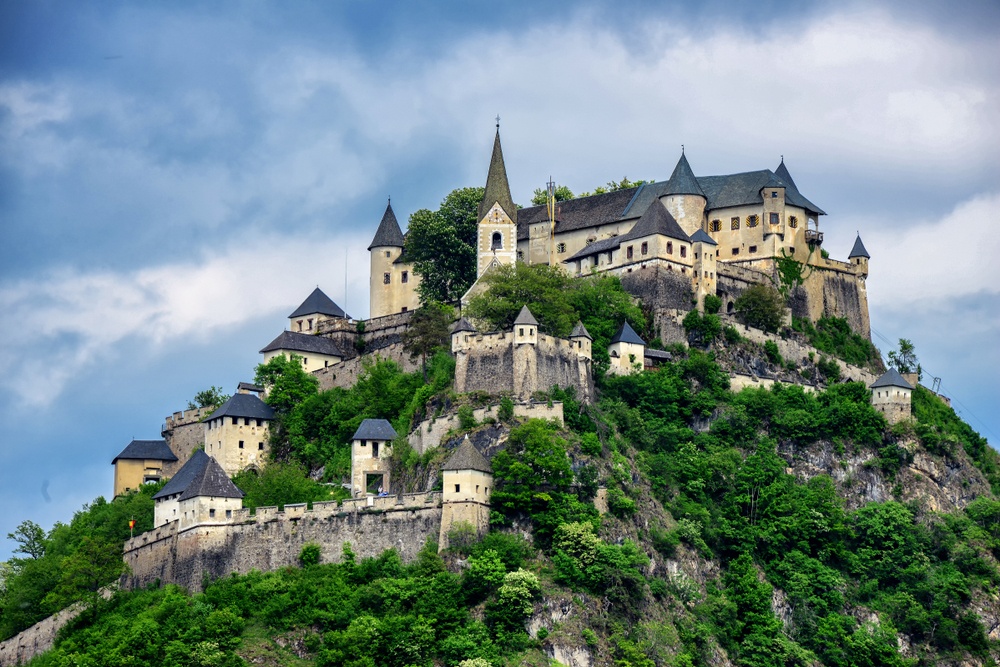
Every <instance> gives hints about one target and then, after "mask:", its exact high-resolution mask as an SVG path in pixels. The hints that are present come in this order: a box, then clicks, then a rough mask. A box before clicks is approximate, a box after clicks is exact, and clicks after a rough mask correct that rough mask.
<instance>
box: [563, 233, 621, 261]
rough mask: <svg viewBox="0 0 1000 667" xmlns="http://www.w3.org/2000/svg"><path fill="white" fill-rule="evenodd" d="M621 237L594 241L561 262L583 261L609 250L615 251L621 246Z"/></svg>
mask: <svg viewBox="0 0 1000 667" xmlns="http://www.w3.org/2000/svg"><path fill="white" fill-rule="evenodd" d="M622 238H624V237H621V236H612V237H611V238H609V239H601V240H600V241H594V242H593V243H591V244H590V245H588V246H584V247H583V249H582V250H580V251H579V252H578V253H576V254H575V255H573V256H572V257H567V258H566V259H564V260H563V263H566V262H575V261H576V260H578V259H583V258H585V257H590V256H591V255H597V254H600V253H602V252H608V251H609V250H617V249H618V247H619V246H621V244H622Z"/></svg>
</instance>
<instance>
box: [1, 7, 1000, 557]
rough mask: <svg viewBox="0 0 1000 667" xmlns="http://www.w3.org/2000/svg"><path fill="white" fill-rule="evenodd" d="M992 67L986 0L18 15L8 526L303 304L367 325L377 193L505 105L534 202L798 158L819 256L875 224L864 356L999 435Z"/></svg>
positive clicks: (512, 150)
mask: <svg viewBox="0 0 1000 667" xmlns="http://www.w3.org/2000/svg"><path fill="white" fill-rule="evenodd" d="M498 5H500V6H498ZM998 62H1000V8H998V6H997V5H996V3H991V2H967V3H962V5H961V9H960V10H953V9H947V8H945V7H944V6H943V4H942V5H940V6H939V5H938V4H920V3H904V2H898V3H893V2H890V3H882V4H878V3H852V2H837V3H786V2H763V3H752V5H751V4H750V3H729V2H722V1H716V2H706V3H687V4H683V3H677V4H671V5H668V6H663V3H644V2H630V1H628V0H625V1H619V2H614V3H610V2H607V3H602V2H591V3H587V2H584V3H573V4H568V3H567V4H563V3H554V2H530V3H528V2H512V3H475V2H471V3H437V2H435V3H431V2H404V3H378V4H377V5H376V4H375V3H371V2H361V1H350V0H346V1H343V2H337V3H328V2H312V3H310V2H296V3H293V4H288V3H276V2H275V3H272V2H246V3H207V2H206V3H198V2H181V3H170V4H166V3H164V4H153V3H113V2H101V3H92V2H91V3H88V2H51V1H49V2H46V1H39V2H30V3H29V2H6V3H3V4H2V5H0V308H2V313H3V316H2V318H0V340H3V344H2V346H0V505H2V506H3V507H4V508H5V509H4V511H3V512H2V513H0V538H2V536H3V535H5V534H6V533H7V532H9V531H11V530H13V528H14V527H15V526H16V525H17V524H18V523H19V522H20V521H21V520H23V519H28V518H30V519H33V520H35V521H37V522H39V523H41V524H42V525H43V526H45V527H46V528H48V527H50V526H51V525H52V524H53V522H55V521H60V520H61V521H68V520H69V519H70V518H71V517H72V513H73V512H74V511H75V510H77V509H79V507H80V506H81V505H82V504H83V503H84V502H87V501H89V500H91V499H93V498H94V497H95V496H97V495H101V494H104V495H109V494H110V492H111V483H112V467H111V464H110V462H111V459H112V458H113V457H114V456H115V454H117V453H118V452H119V451H120V450H121V449H122V448H123V447H124V446H125V445H126V444H127V443H128V442H129V440H131V439H132V438H133V437H136V438H153V437H159V431H160V425H161V424H162V422H163V418H164V417H165V416H166V415H168V414H170V413H172V412H173V411H175V410H179V409H181V408H183V407H184V406H185V405H186V403H187V401H188V400H189V399H190V398H191V397H192V396H193V395H194V394H195V392H197V391H198V390H200V389H203V388H205V387H208V386H210V385H221V386H223V387H224V388H225V389H226V390H227V391H232V390H233V389H234V388H235V386H236V383H237V382H239V381H241V380H249V379H251V377H252V375H253V367H254V365H255V364H256V363H258V361H259V355H258V354H257V350H259V349H260V348H261V347H262V346H263V345H265V344H266V343H267V342H268V341H270V340H271V339H272V338H273V337H274V336H275V335H276V334H277V333H279V332H280V331H281V329H282V328H283V326H284V324H285V319H284V318H285V316H286V315H287V314H288V313H289V312H291V310H292V309H294V308H295V307H296V306H297V305H298V304H299V302H301V300H302V299H304V298H305V296H307V295H308V293H309V292H310V291H311V290H312V288H313V287H315V286H316V285H317V284H318V285H320V286H321V287H322V288H323V289H324V290H325V291H326V292H327V294H329V295H330V296H331V297H332V298H333V299H334V300H336V301H337V302H338V303H339V304H340V305H342V306H345V307H346V309H347V310H348V312H349V313H350V314H351V315H353V316H355V317H365V316H366V315H367V308H368V295H367V262H368V257H367V253H366V251H365V248H366V246H367V244H368V242H369V240H370V237H371V235H372V234H373V233H374V231H375V227H376V226H377V224H378V221H379V219H380V217H381V214H382V210H383V208H384V206H385V200H386V197H388V196H392V201H393V207H394V208H395V210H396V213H397V215H398V216H399V217H400V219H401V220H405V219H406V218H407V217H408V215H409V214H410V213H412V212H413V211H414V210H416V209H419V208H423V207H428V208H434V207H436V205H437V204H438V203H439V202H440V200H441V199H442V198H443V197H444V195H445V194H447V193H448V192H449V191H450V190H452V189H453V188H456V187H462V186H467V185H482V184H483V182H484V181H485V175H486V168H487V162H488V160H489V153H490V148H491V143H492V133H493V117H494V116H495V115H497V114H499V115H500V116H501V119H502V121H501V124H502V135H503V141H504V153H505V157H506V161H507V167H508V172H509V176H510V181H511V185H512V188H513V194H514V198H515V200H516V201H518V202H520V203H522V204H523V203H527V201H528V200H529V199H530V197H531V192H532V190H533V189H534V188H537V187H541V186H542V185H543V184H544V183H545V181H546V180H548V177H549V175H550V174H551V175H552V176H554V178H555V179H556V180H557V181H558V182H559V183H563V184H566V185H568V186H569V187H570V188H571V189H573V190H576V191H582V190H590V189H593V187H594V186H597V185H601V184H603V183H605V182H607V181H609V180H612V179H613V180H619V179H620V178H621V177H622V176H628V177H629V178H632V179H636V178H655V179H664V178H666V177H668V176H669V174H670V171H671V170H672V168H673V166H674V164H675V162H676V160H677V157H678V154H679V150H680V145H681V144H684V145H685V146H686V151H687V156H688V159H689V160H690V162H691V165H692V167H693V169H694V171H695V173H696V174H699V175H709V174H720V173H733V172H739V171H746V170H753V169H761V168H771V169H773V168H775V167H776V166H777V164H778V161H779V159H780V158H779V156H780V155H784V156H785V161H786V164H787V166H788V167H789V169H790V171H791V173H792V175H793V177H794V178H795V180H796V183H797V184H798V186H799V188H800V189H801V190H802V192H803V193H804V194H805V195H806V196H807V197H809V198H810V199H811V200H812V201H814V202H816V203H817V204H818V205H819V206H821V207H822V208H823V209H824V210H826V211H827V212H828V214H829V215H828V216H826V217H825V218H823V219H822V221H821V225H822V228H823V231H824V232H825V234H826V246H827V248H828V249H829V250H830V252H831V253H832V255H833V256H834V257H837V258H844V257H846V255H847V253H848V251H849V250H850V247H851V245H852V243H853V241H854V235H855V232H856V231H858V230H859V231H860V232H861V234H862V237H863V239H864V242H865V244H866V246H867V248H868V250H869V252H870V253H871V255H872V262H871V277H870V279H869V281H868V286H869V297H870V304H871V315H872V322H873V326H874V329H875V331H876V332H877V335H876V337H875V342H876V343H877V344H878V345H879V346H880V348H882V350H883V352H887V351H888V350H889V349H891V345H889V344H887V343H886V342H885V340H883V338H884V339H888V340H889V341H895V340H896V339H898V338H899V337H907V338H910V339H911V340H912V341H913V342H914V344H915V345H916V349H917V352H918V355H919V356H920V358H921V360H922V362H923V364H924V367H925V369H927V370H929V371H930V372H931V373H932V374H933V375H935V376H939V377H941V378H942V382H943V386H944V389H945V391H946V393H948V394H950V395H952V396H953V397H954V398H955V399H957V401H958V403H956V407H958V408H959V411H960V412H961V413H962V414H963V415H964V416H965V417H966V418H967V420H968V421H970V423H972V425H973V426H974V427H975V428H976V429H977V430H979V431H980V432H982V433H983V434H984V435H986V436H987V437H989V438H990V440H991V442H993V443H994V444H996V443H997V442H1000V416H998V415H997V404H998V401H997V397H998V391H997V389H996V376H997V371H998V369H1000V345H998V343H1000V315H998V313H1000V262H997V261H996V259H995V258H996V257H997V256H998V255H1000V226H998V224H997V223H998V221H997V218H998V210H1000V176H998V174H1000V111H998V110H1000V68H998V67H997V65H996V63H998ZM345 285H346V287H345ZM880 336H881V337H880ZM10 546H11V544H10V543H7V542H4V541H3V540H2V539H0V559H3V558H5V557H6V556H7V555H8V554H9V548H10Z"/></svg>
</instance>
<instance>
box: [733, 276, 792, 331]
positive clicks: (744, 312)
mask: <svg viewBox="0 0 1000 667" xmlns="http://www.w3.org/2000/svg"><path fill="white" fill-rule="evenodd" d="M733 310H734V311H735V313H736V316H737V317H738V318H740V321H742V322H743V324H746V325H748V326H751V327H756V328H758V329H763V330H764V331H769V332H772V333H773V332H775V331H777V330H778V328H779V327H781V322H782V319H783V318H784V316H785V297H783V296H782V295H781V292H779V291H778V290H776V289H775V288H774V287H772V286H770V285H764V284H762V283H757V284H756V285H751V286H750V287H748V288H747V289H746V290H745V291H744V292H743V293H742V294H740V295H739V296H738V297H736V301H734V302H733Z"/></svg>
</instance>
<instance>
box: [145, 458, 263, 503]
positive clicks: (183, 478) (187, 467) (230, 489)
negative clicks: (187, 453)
mask: <svg viewBox="0 0 1000 667" xmlns="http://www.w3.org/2000/svg"><path fill="white" fill-rule="evenodd" d="M178 493H179V494H181V497H180V499H181V500H187V499H188V498H195V497H197V496H215V497H216V498H242V497H243V492H242V491H240V490H239V489H238V488H237V487H236V485H235V484H233V482H232V480H231V479H229V477H228V476H227V475H226V473H225V471H224V470H223V469H222V466H220V465H219V463H218V462H217V461H216V460H215V459H213V458H212V457H211V456H209V455H208V454H206V453H205V450H204V449H199V450H198V451H196V452H195V453H194V454H192V455H191V458H190V459H188V462H187V463H185V464H184V465H183V466H182V467H181V469H180V470H178V471H177V474H176V475H174V476H173V477H172V478H170V481H169V482H167V483H166V485H164V487H163V488H162V489H160V490H159V492H157V494H156V495H155V496H153V500H159V499H161V498H166V497H168V496H172V495H175V494H178Z"/></svg>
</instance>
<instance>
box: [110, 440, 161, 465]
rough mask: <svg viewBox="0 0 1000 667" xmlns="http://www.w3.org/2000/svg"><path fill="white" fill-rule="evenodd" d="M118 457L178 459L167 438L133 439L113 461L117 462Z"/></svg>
mask: <svg viewBox="0 0 1000 667" xmlns="http://www.w3.org/2000/svg"><path fill="white" fill-rule="evenodd" d="M118 459H143V460H145V459H150V460H155V461H176V460H177V457H176V456H175V455H174V453H173V452H172V451H170V448H169V447H167V441H166V440H133V441H132V442H130V443H128V444H127V445H126V446H125V449H123V450H122V451H121V453H120V454H119V455H118V456H116V457H115V458H114V460H113V461H111V463H112V464H113V463H116V462H117V461H118Z"/></svg>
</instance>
